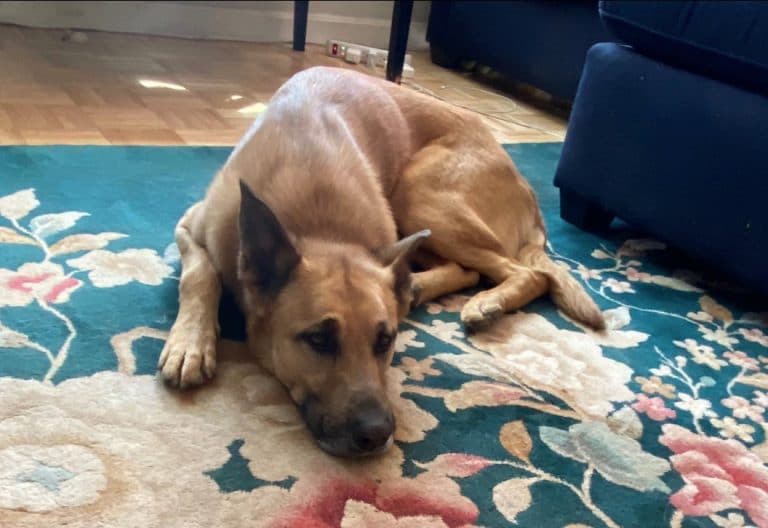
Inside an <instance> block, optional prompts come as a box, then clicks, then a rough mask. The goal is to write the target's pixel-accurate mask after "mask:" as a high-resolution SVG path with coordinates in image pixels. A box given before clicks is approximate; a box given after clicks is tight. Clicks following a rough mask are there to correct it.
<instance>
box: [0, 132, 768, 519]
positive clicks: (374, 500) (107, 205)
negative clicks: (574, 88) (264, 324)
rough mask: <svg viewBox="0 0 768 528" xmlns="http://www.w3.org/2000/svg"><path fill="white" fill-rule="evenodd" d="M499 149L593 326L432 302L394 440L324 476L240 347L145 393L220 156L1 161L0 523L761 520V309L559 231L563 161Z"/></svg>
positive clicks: (641, 250)
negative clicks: (192, 385)
mask: <svg viewBox="0 0 768 528" xmlns="http://www.w3.org/2000/svg"><path fill="white" fill-rule="evenodd" d="M508 151H509V152H510V154H511V155H512V156H513V157H514V159H515V160H516V162H517V164H518V166H519V167H520V168H521V170H522V171H523V173H524V174H525V175H526V176H527V177H528V179H529V180H530V181H531V182H532V183H533V185H534V187H535V188H536V191H537V193H538V195H539V198H540V200H541V204H542V207H543V209H544V211H545V215H546V220H547V224H548V227H549V230H550V235H551V251H552V253H553V254H554V256H555V257H556V258H557V260H558V261H559V262H560V263H561V264H562V265H563V266H566V267H568V268H570V269H571V271H572V272H573V273H574V274H575V275H576V276H577V277H578V278H580V279H581V280H582V281H583V282H584V283H585V284H586V285H587V286H588V288H589V290H590V291H591V292H592V294H593V295H594V297H595V298H596V300H597V301H598V303H599V304H600V306H601V307H602V309H603V310H605V314H606V317H607V319H608V321H609V326H610V328H609V330H608V331H606V332H604V333H601V334H596V333H594V332H591V331H588V330H585V329H583V328H580V327H579V326H578V325H576V324H574V323H573V322H571V321H569V320H568V319H566V318H565V317H564V316H562V315H561V314H559V313H558V312H557V311H556V309H554V308H553V306H552V305H551V304H550V303H549V302H548V301H547V300H540V301H537V302H536V303H534V304H532V305H530V306H528V307H526V308H525V309H524V310H522V311H520V312H518V313H515V314H512V315H509V316H506V317H504V318H503V319H502V320H500V321H499V322H498V324H496V325H495V326H494V327H493V328H492V329H491V330H490V331H488V332H486V333H482V334H477V335H473V336H467V335H465V334H464V333H463V331H462V328H461V326H460V324H459V310H460V308H461V306H462V304H463V303H464V302H465V300H466V298H467V297H466V296H465V295H454V296H451V297H448V298H445V299H443V300H442V301H441V302H439V303H433V304H429V305H427V306H425V307H423V308H421V309H419V310H418V311H416V312H414V313H412V314H411V315H410V316H409V318H408V320H407V322H406V323H405V324H404V325H403V327H402V332H401V334H400V337H399V338H398V341H397V345H396V346H397V354H396V358H395V361H394V368H393V369H392V370H391V380H390V381H391V391H392V398H393V401H394V402H395V405H396V409H397V418H398V423H399V427H398V432H397V442H396V445H395V446H394V448H393V449H391V450H390V451H389V452H388V453H387V454H386V455H384V456H382V457H379V458H374V459H366V460H357V461H344V460H339V459H335V458H332V457H330V456H328V455H326V454H324V453H323V452H321V451H320V450H319V449H318V448H317V447H316V446H315V445H314V443H313V442H312V440H311V438H310V436H309V434H308V432H307V431H306V429H305V427H304V425H303V423H302V422H301V420H300V418H299V415H298V413H297V411H296V409H295V408H294V406H293V405H292V404H291V403H290V401H289V400H288V398H287V397H286V394H285V393H284V391H283V389H282V388H281V387H280V386H279V385H278V384H277V383H276V382H275V381H274V380H273V379H271V378H270V377H269V376H267V375H265V374H264V373H263V372H262V371H261V370H260V369H259V368H258V366H257V365H255V364H253V363H252V362H251V361H249V360H248V357H247V355H246V354H245V353H244V351H243V347H242V344H241V343H240V342H239V341H238V340H237V337H238V335H237V332H236V331H232V330H228V333H227V335H226V336H225V337H229V338H230V339H225V340H224V341H223V342H222V345H221V352H220V354H221V357H222V358H223V359H222V361H221V362H220V370H219V372H218V375H217V377H216V379H215V380H214V382H213V383H211V384H210V385H209V386H207V387H205V388H203V389H201V390H198V391H194V392H189V393H182V394H180V393H177V392H174V391H171V390H168V389H166V388H165V387H164V386H163V384H162V383H161V382H159V381H158V379H157V378H156V376H155V364H156V362H157V358H158V354H159V352H160V350H161V348H162V345H163V340H164V338H165V336H166V333H167V331H168V329H169V327H170V325H171V323H172V321H173V319H174V317H175V314H176V310H177V307H178V306H177V300H176V299H177V288H178V274H179V262H178V253H177V250H176V248H175V246H174V245H173V243H172V242H173V240H172V233H173V227H174V224H175V222H176V220H177V219H178V218H179V216H180V215H181V213H182V212H183V211H184V209H185V208H186V207H187V206H189V205H190V204H191V203H193V202H195V201H196V200H198V199H199V198H200V197H201V196H202V194H203V191H204V189H205V187H206V185H207V183H208V181H209V179H210V177H211V176H212V174H213V173H214V172H215V171H216V170H217V168H218V167H219V166H220V164H221V163H222V162H223V161H224V159H225V158H226V156H227V154H228V152H229V150H228V149H225V148H149V147H148V148H144V147H125V148H124V147H8V148H2V149H0V525H1V526H3V527H11V526H14V527H18V528H22V527H23V528H28V527H29V528H31V527H46V528H51V527H63V526H66V527H69V528H77V527H83V528H86V527H87V528H92V527H164V528H170V527H206V528H208V527H224V526H227V527H240V526H243V527H246V526H247V527H268V528H272V527H310V528H312V527H323V528H326V527H339V526H342V527H349V528H353V527H390V526H391V527H401V528H405V527H409V528H414V527H425V528H437V527H441V528H443V527H451V528H458V527H468V526H487V527H501V526H512V525H515V524H516V525H518V526H527V527H537V528H546V527H557V528H561V527H569V528H577V527H579V528H583V527H602V526H608V527H617V526H622V527H657V526H670V527H680V526H685V527H699V526H720V527H729V528H740V527H743V526H761V527H765V526H768V468H766V466H765V462H766V460H768V444H766V425H765V419H766V408H767V407H768V335H766V333H767V332H768V329H766V326H767V325H768V318H767V316H766V313H765V312H762V313H761V311H760V310H761V309H762V310H764V309H765V306H760V305H759V304H757V305H755V304H752V303H750V301H749V300H748V299H746V298H745V297H742V296H741V295H740V294H739V293H738V292H737V291H734V289H733V288H726V286H727V285H724V284H722V283H716V282H714V281H713V280H710V279H707V276H706V275H702V273H700V272H699V271H696V270H695V269H692V267H691V265H690V263H685V262H683V261H682V260H680V259H679V258H678V257H676V256H675V255H674V254H673V253H672V252H670V251H668V250H666V249H665V247H664V245H663V244H661V243H659V242H656V241H653V240H648V239H645V238H642V237H639V236H638V235H637V234H633V233H632V232H631V231H629V230H627V229H626V228H623V227H621V226H618V227H616V228H615V229H614V230H613V231H612V232H611V233H610V234H609V235H606V237H605V238H598V237H596V236H593V235H590V234H587V233H583V232H581V231H579V230H577V229H575V228H573V227H571V226H569V225H567V224H565V223H563V222H562V221H561V220H560V219H559V217H558V213H557V211H558V207H557V193H556V191H555V189H553V188H552V186H551V181H552V176H553V173H554V169H555V166H556V163H557V159H558V156H559V153H560V145H559V144H534V145H517V146H510V147H508ZM683 206H684V204H681V207H683ZM222 313H223V315H222V317H223V318H224V321H223V323H224V326H225V328H226V327H229V328H230V329H235V330H236V329H237V320H236V319H231V317H230V315H228V313H229V312H227V311H226V310H225V311H223V312H222Z"/></svg>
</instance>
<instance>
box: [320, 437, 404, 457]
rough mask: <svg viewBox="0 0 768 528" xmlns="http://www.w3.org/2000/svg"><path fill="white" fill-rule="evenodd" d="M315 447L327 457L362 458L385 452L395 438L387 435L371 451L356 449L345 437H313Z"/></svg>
mask: <svg viewBox="0 0 768 528" xmlns="http://www.w3.org/2000/svg"><path fill="white" fill-rule="evenodd" d="M315 439H316V441H317V445H318V446H320V449H322V450H323V451H325V452H326V453H328V454H329V455H333V456H338V457H344V458H364V457H373V456H377V455H380V454H382V453H384V452H385V451H387V450H388V449H389V448H390V447H392V444H394V443H395V436H394V435H389V438H388V439H387V441H386V442H385V443H384V444H383V445H381V446H380V447H377V448H375V449H373V450H367V451H366V450H361V449H360V448H358V447H356V446H355V445H354V443H353V442H351V441H350V440H349V438H346V437H337V438H318V437H315Z"/></svg>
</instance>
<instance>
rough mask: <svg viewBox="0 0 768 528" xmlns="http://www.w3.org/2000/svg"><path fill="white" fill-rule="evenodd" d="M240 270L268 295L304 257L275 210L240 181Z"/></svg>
mask: <svg viewBox="0 0 768 528" xmlns="http://www.w3.org/2000/svg"><path fill="white" fill-rule="evenodd" d="M239 228H240V271H241V273H243V275H244V276H246V277H248V278H249V279H250V280H251V281H252V282H253V283H254V285H255V286H256V287H257V288H258V289H259V291H260V292H261V293H263V294H265V295H274V294H275V293H277V292H279V291H280V290H281V289H282V287H283V286H285V284H286V283H287V282H288V280H289V279H290V276H291V273H292V272H293V270H294V269H295V268H296V266H297V265H298V264H299V261H300V260H301V256H300V255H299V253H298V251H297V250H296V247H295V246H294V245H293V242H292V241H291V237H290V235H289V234H288V233H287V232H286V230H285V229H284V228H283V226H282V225H281V224H280V221H279V220H278V219H277V217H276V216H275V214H274V213H273V212H272V210H271V209H270V208H269V207H268V206H267V204H265V203H264V202H262V201H261V200H259V199H258V198H257V197H256V196H254V194H253V193H252V192H251V190H250V189H249V188H248V186H247V185H245V183H243V182H242V181H241V182H240V217H239Z"/></svg>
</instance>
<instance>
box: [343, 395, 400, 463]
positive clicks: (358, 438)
mask: <svg viewBox="0 0 768 528" xmlns="http://www.w3.org/2000/svg"><path fill="white" fill-rule="evenodd" d="M351 426H352V427H351V431H350V432H351V433H352V440H353V442H354V443H355V447H357V449H359V450H360V451H361V452H364V453H367V452H370V451H376V450H377V449H379V448H381V447H384V445H386V443H387V442H388V441H389V437H390V436H392V433H393V432H394V430H395V420H394V418H393V417H392V414H391V413H389V412H388V411H386V410H384V409H382V408H381V407H380V406H370V407H368V408H366V409H364V410H362V411H361V412H359V413H358V414H357V415H356V416H355V419H354V420H353V421H352V424H351Z"/></svg>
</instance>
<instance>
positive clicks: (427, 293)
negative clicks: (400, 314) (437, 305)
mask: <svg viewBox="0 0 768 528" xmlns="http://www.w3.org/2000/svg"><path fill="white" fill-rule="evenodd" d="M411 280H412V289H413V306H417V305H419V304H421V303H425V302H429V301H432V300H434V299H437V298H438V297H442V296H443V295H447V294H449V293H453V292H457V291H459V290H463V289H465V288H471V287H472V286H476V285H477V283H478V282H479V280H480V274H479V273H478V272H476V271H472V270H465V269H464V268H462V267H461V266H459V265H458V264H456V263H455V262H448V261H446V262H444V263H442V264H439V265H437V266H435V267H434V268H431V269H429V270H427V271H420V272H418V273H414V274H413V276H412V279H411Z"/></svg>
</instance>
